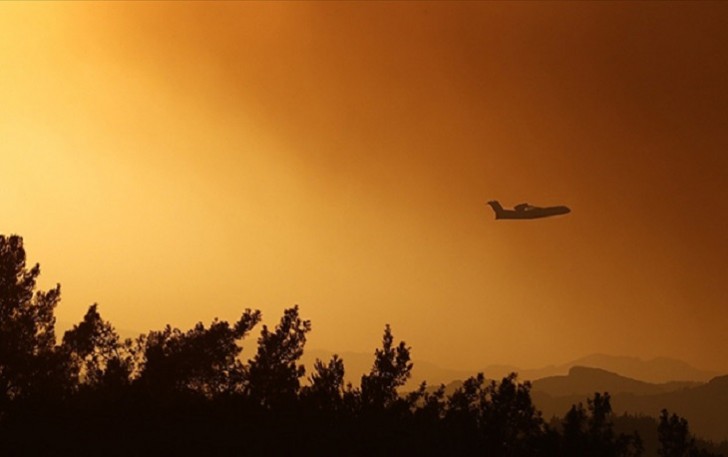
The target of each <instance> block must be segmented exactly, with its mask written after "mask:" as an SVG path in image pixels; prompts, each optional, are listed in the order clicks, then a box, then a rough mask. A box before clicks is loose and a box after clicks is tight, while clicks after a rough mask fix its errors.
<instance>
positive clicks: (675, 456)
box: [657, 409, 715, 457]
mask: <svg viewBox="0 0 728 457" xmlns="http://www.w3.org/2000/svg"><path fill="white" fill-rule="evenodd" d="M657 438H658V441H659V444H660V447H659V448H658V450H657V454H658V455H660V456H661V457H713V456H715V454H712V453H710V452H708V451H707V450H705V449H700V448H698V446H697V444H696V441H695V438H694V437H693V436H692V435H691V434H690V428H689V426H688V421H687V420H686V419H685V418H683V417H680V416H678V415H677V414H674V413H673V414H672V415H670V413H669V412H668V411H667V410H666V409H663V410H662V411H661V413H660V422H659V424H658V426H657Z"/></svg>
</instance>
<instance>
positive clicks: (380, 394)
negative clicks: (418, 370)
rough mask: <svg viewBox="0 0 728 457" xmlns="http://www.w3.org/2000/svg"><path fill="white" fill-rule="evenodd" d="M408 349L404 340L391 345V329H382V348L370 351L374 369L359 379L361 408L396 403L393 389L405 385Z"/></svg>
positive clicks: (392, 339) (379, 406) (395, 392)
mask: <svg viewBox="0 0 728 457" xmlns="http://www.w3.org/2000/svg"><path fill="white" fill-rule="evenodd" d="M411 349H412V348H410V347H409V346H407V345H406V344H405V342H404V341H400V342H399V344H398V345H397V346H394V337H393V336H392V329H391V328H390V326H389V324H387V325H386V326H385V327H384V336H383V337H382V348H381V349H377V350H376V351H375V352H374V366H372V369H371V371H370V372H369V374H368V375H363V376H362V378H361V398H362V401H363V402H364V405H367V406H370V407H374V408H386V407H389V406H392V405H393V404H394V403H395V402H397V400H398V396H397V388H398V387H402V386H403V385H405V383H406V382H407V380H408V379H409V377H410V376H411V371H412V362H410V351H411Z"/></svg>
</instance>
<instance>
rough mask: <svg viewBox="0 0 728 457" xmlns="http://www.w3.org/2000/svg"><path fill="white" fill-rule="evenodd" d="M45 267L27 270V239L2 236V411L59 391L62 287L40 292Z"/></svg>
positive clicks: (0, 397)
mask: <svg viewBox="0 0 728 457" xmlns="http://www.w3.org/2000/svg"><path fill="white" fill-rule="evenodd" d="M39 274H40V266H39V265H38V264H35V265H34V266H33V267H31V268H27V267H26V259H25V249H24V247H23V239H22V238H21V237H19V236H17V235H11V236H9V237H6V236H4V235H0V412H2V410H3V406H4V405H5V404H7V402H9V401H12V400H14V399H17V398H23V397H27V396H30V395H32V394H33V393H39V392H40V391H43V390H44V389H46V388H51V387H54V386H55V387H60V386H59V383H58V382H55V381H51V378H55V377H56V376H57V375H58V374H59V373H60V372H61V369H60V361H59V358H58V356H57V354H56V353H55V351H54V347H55V342H56V340H55V331H54V330H55V329H54V327H55V317H54V315H53V313H54V310H55V307H56V305H57V304H58V301H59V300H60V296H61V286H60V285H56V287H55V288H52V289H50V290H48V291H45V292H43V291H36V290H35V287H36V279H37V278H38V275H39Z"/></svg>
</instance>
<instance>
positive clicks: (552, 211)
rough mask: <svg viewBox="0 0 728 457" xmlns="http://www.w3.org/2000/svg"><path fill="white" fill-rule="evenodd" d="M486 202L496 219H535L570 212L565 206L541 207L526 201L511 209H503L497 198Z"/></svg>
mask: <svg viewBox="0 0 728 457" xmlns="http://www.w3.org/2000/svg"><path fill="white" fill-rule="evenodd" d="M488 204H489V205H490V206H491V207H492V208H493V211H495V218H496V219H537V218H541V217H549V216H558V215H560V214H567V213H570V212H571V210H570V209H569V208H568V207H566V206H547V207H545V208H542V207H539V206H532V205H529V204H528V203H521V204H519V205H516V206H514V207H513V209H503V207H502V206H501V204H500V203H498V200H491V201H489V202H488Z"/></svg>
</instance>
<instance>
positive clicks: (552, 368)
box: [485, 354, 720, 383]
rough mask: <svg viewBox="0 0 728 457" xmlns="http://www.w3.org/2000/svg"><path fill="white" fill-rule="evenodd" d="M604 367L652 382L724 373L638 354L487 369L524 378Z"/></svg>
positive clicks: (700, 379)
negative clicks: (536, 365) (555, 363)
mask: <svg viewBox="0 0 728 457" xmlns="http://www.w3.org/2000/svg"><path fill="white" fill-rule="evenodd" d="M575 366H581V367H590V368H601V369H603V370H606V371H611V372H613V373H619V374H620V375H622V376H625V377H628V378H632V379H638V380H640V381H645V382H650V383H667V382H671V381H694V382H707V381H709V380H710V379H712V378H714V377H715V376H717V375H719V374H720V373H717V372H714V371H707V370H701V369H698V368H695V367H693V366H692V365H690V364H688V363H686V362H683V361H682V360H677V359H671V358H668V357H657V358H653V359H649V360H643V359H640V358H638V357H626V356H613V355H606V354H591V355H587V356H585V357H581V358H578V359H576V360H572V361H571V362H567V363H564V364H561V365H549V366H546V367H543V368H537V369H519V368H518V367H515V366H508V365H491V366H489V367H487V368H486V369H485V374H486V375H487V376H488V377H493V378H498V377H502V376H506V375H507V374H508V373H510V372H513V371H515V372H517V373H518V375H519V376H518V377H519V378H520V379H528V380H535V379H541V378H546V377H549V376H559V375H566V374H567V373H569V370H570V369H571V368H572V367H575Z"/></svg>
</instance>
